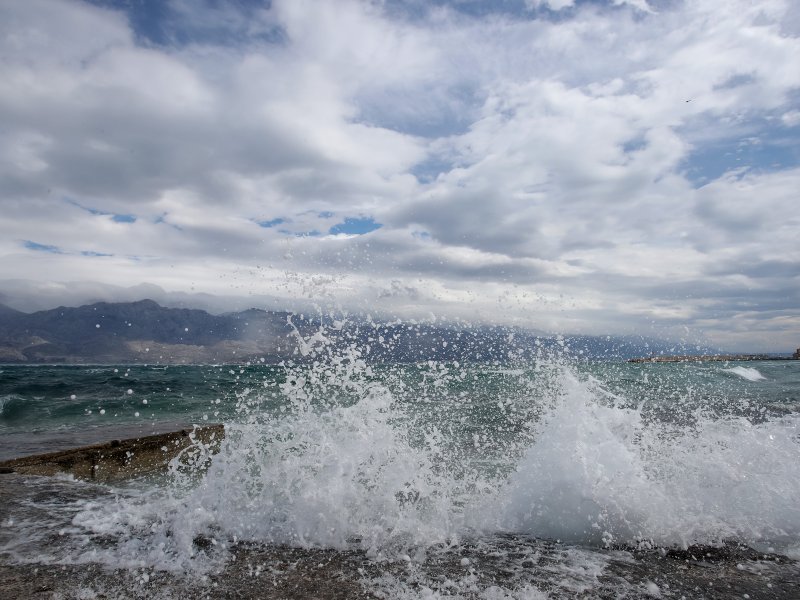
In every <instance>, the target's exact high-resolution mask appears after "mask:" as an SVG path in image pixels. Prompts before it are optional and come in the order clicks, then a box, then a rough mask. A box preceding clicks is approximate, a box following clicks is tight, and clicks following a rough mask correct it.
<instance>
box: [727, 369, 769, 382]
mask: <svg viewBox="0 0 800 600" xmlns="http://www.w3.org/2000/svg"><path fill="white" fill-rule="evenodd" d="M723 370H724V371H725V372H726V373H733V374H734V375H738V376H739V377H741V378H742V379H746V380H747V381H762V380H764V379H766V377H764V376H763V375H762V374H761V373H760V372H759V370H758V369H756V368H753V367H732V368H730V369H723Z"/></svg>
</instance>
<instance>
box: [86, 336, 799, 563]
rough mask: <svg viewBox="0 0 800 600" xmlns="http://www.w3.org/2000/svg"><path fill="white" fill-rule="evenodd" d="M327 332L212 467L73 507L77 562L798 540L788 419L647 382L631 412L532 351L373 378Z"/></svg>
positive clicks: (281, 376) (250, 413)
mask: <svg viewBox="0 0 800 600" xmlns="http://www.w3.org/2000/svg"><path fill="white" fill-rule="evenodd" d="M298 335H299V333H298ZM331 337H332V336H331V335H328V332H327V331H325V330H320V331H318V332H316V333H314V338H313V340H308V339H306V340H305V341H306V342H307V344H306V345H305V346H304V345H303V344H298V347H299V348H305V349H307V350H308V351H307V352H306V353H305V354H304V355H303V353H302V351H299V353H300V356H299V358H298V362H297V363H296V364H290V363H286V364H284V365H282V366H280V367H278V368H275V367H263V368H261V369H260V370H255V371H253V372H252V373H251V377H250V378H249V379H248V380H247V385H246V386H245V387H240V388H239V389H238V390H237V391H236V396H235V404H236V406H235V411H234V414H235V416H234V418H232V419H231V420H230V421H229V422H228V423H226V439H225V441H224V443H223V444H222V447H221V448H220V451H219V453H217V454H216V455H213V456H212V455H211V454H209V453H208V452H207V451H206V450H205V449H203V448H202V447H198V448H196V449H195V450H194V451H195V452H196V456H195V459H194V464H195V465H196V468H187V467H186V461H185V460H184V461H183V462H181V461H176V462H175V463H174V464H173V470H172V473H171V476H170V478H169V480H168V481H167V482H166V483H165V484H164V485H159V486H153V485H149V484H148V485H142V486H139V487H136V486H133V487H132V488H130V489H127V490H120V491H119V493H118V494H117V495H116V496H115V497H114V499H113V501H110V500H109V499H108V498H103V499H101V500H98V501H96V502H93V503H92V504H87V505H86V506H85V507H84V509H83V510H81V511H79V512H78V514H77V515H76V516H75V519H74V520H73V526H74V528H75V531H77V532H82V533H80V536H83V539H84V540H88V541H87V544H86V546H85V547H84V548H83V550H82V552H83V554H82V555H81V556H80V560H85V561H104V560H107V561H108V562H109V563H110V564H114V565H131V566H137V567H142V566H143V565H146V566H148V568H155V569H167V570H176V571H191V572H196V571H203V570H205V569H208V568H217V567H220V565H222V564H224V561H225V560H226V557H228V556H229V550H230V549H231V548H233V547H235V546H236V545H237V544H241V543H248V544H279V545H288V546H294V547H300V548H336V549H340V550H357V551H361V552H364V553H366V555H368V556H369V557H371V558H372V559H375V560H388V561H401V562H402V561H405V560H406V558H407V559H408V560H410V561H411V563H413V564H420V565H421V564H423V563H425V561H426V557H430V556H434V555H437V554H441V553H442V552H445V553H450V552H455V553H456V555H457V554H458V553H459V552H462V551H463V549H464V548H468V547H475V545H476V544H484V545H485V544H489V545H491V544H492V543H494V542H491V540H493V539H495V538H496V536H497V535H525V536H527V535H530V536H534V537H536V538H538V539H542V538H550V539H559V540H562V541H567V542H570V543H574V544H580V545H585V546H594V547H598V548H604V547H609V546H627V547H649V546H661V547H673V546H678V547H685V546H687V545H690V544H696V543H707V544H717V543H722V542H723V541H725V540H730V539H733V540H738V541H741V542H744V543H748V544H758V545H759V546H760V547H763V548H774V549H778V550H780V549H786V548H790V547H791V546H792V544H796V541H797V539H798V538H800V515H798V510H797V509H796V508H795V503H794V498H796V497H797V496H798V493H800V488H798V485H799V484H798V482H799V481H800V470H799V467H798V464H800V461H798V460H797V458H798V438H797V425H798V421H797V417H796V415H785V416H783V417H773V416H769V415H768V414H765V413H761V412H757V413H756V414H758V415H761V416H760V417H759V419H750V418H748V417H747V416H744V415H743V414H738V413H737V412H736V411H730V410H727V409H726V410H725V411H719V410H718V409H717V407H718V403H717V400H716V399H715V400H714V403H712V404H710V405H707V406H706V405H704V404H703V397H702V395H699V394H698V393H696V392H693V391H691V390H690V391H688V392H685V393H673V392H671V391H669V390H668V388H667V387H664V388H661V387H653V383H652V382H649V383H647V382H645V383H644V384H642V385H648V386H650V387H649V388H647V389H648V390H649V391H648V394H649V395H648V396H647V399H646V401H645V400H643V399H641V398H638V396H637V394H636V391H637V390H638V389H640V388H639V387H637V386H638V385H639V384H637V386H630V385H628V387H627V388H626V387H625V386H620V385H617V383H618V382H616V383H614V382H612V383H613V385H612V383H609V382H608V381H607V379H608V377H609V374H612V375H613V374H614V370H613V369H612V370H606V371H603V369H599V370H598V369H596V368H594V367H591V366H590V365H587V364H586V363H581V362H574V363H569V362H568V361H564V360H561V359H553V358H551V357H549V356H548V355H545V354H541V355H540V356H539V357H538V358H537V359H536V360H525V361H509V362H508V363H507V364H503V363H498V364H494V363H492V364H488V365H487V364H480V363H460V362H458V361H448V362H438V361H430V362H425V363H416V364H394V365H381V364H370V363H368V362H367V361H366V360H365V358H364V351H363V350H364V349H363V347H362V346H360V345H357V344H353V345H350V346H347V347H344V348H342V346H341V345H337V344H333V343H331ZM312 342H313V343H312ZM625 368H628V369H630V368H632V367H625ZM644 368H650V369H654V370H653V373H654V374H657V373H658V372H660V371H656V370H655V369H673V368H674V366H673V365H667V366H664V365H656V366H653V367H650V366H646V367H641V366H636V369H644ZM692 368H695V367H692ZM636 372H638V371H636ZM665 372H666V371H665ZM670 372H671V371H670ZM257 373H258V374H260V375H258V376H255V375H256V374H257ZM625 373H627V371H625ZM626 377H629V375H626ZM653 380H654V381H655V380H657V378H656V377H654V378H653ZM637 381H639V380H637ZM743 383H746V382H743ZM658 385H659V386H660V385H661V384H660V383H659V384H658ZM687 386H688V384H687ZM692 386H695V387H696V384H694V383H692V384H691V386H688V387H689V388H692V389H694V388H693V387H692ZM659 394H661V395H662V396H663V397H664V398H665V400H664V402H663V403H662V405H661V406H660V408H659V411H657V412H656V413H654V412H653V411H652V407H651V406H650V405H649V403H652V402H656V401H657V399H658V396H659ZM748 402H749V401H748ZM687 406H688V407H689V408H688V409H687ZM654 414H656V415H657V416H658V418H655V417H654ZM687 414H690V415H691V417H692V418H691V419H687V418H685V417H686V415H687ZM671 415H672V416H674V417H675V418H671ZM80 536H79V535H77V534H76V539H77V538H78V537H80ZM98 539H105V540H113V541H112V542H111V543H110V545H109V546H107V547H103V546H98V545H97V544H94V543H90V542H91V540H98ZM503 543H505V542H503ZM104 557H105V558H104Z"/></svg>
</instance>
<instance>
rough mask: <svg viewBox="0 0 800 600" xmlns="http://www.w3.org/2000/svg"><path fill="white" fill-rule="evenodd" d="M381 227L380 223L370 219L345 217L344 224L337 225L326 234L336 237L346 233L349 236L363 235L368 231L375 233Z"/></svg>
mask: <svg viewBox="0 0 800 600" xmlns="http://www.w3.org/2000/svg"><path fill="white" fill-rule="evenodd" d="M381 227H383V225H382V224H381V223H376V222H375V219H373V218H372V217H363V218H361V217H347V218H346V219H345V220H344V222H342V223H338V224H336V225H334V226H333V227H331V228H330V229H329V230H328V233H330V234H332V235H337V234H340V233H346V234H350V235H363V234H365V233H369V232H370V231H375V230H376V229H380V228H381Z"/></svg>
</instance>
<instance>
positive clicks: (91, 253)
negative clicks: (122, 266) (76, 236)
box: [81, 250, 114, 256]
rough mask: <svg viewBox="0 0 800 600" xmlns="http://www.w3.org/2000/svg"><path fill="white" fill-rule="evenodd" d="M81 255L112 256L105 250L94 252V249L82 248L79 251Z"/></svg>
mask: <svg viewBox="0 0 800 600" xmlns="http://www.w3.org/2000/svg"><path fill="white" fill-rule="evenodd" d="M81 256H114V255H113V254H108V253H107V252H95V251H94V250H83V251H82V252H81Z"/></svg>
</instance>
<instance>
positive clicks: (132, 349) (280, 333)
mask: <svg viewBox="0 0 800 600" xmlns="http://www.w3.org/2000/svg"><path fill="white" fill-rule="evenodd" d="M290 319H291V321H290ZM320 330H323V331H324V333H325V337H324V340H323V339H320V338H314V334H315V333H316V332H318V331H320ZM315 344H316V346H315ZM326 344H327V349H328V351H334V352H341V351H343V350H344V349H345V348H346V347H352V348H355V349H356V350H357V352H358V354H359V356H360V357H362V358H364V359H365V360H369V361H372V362H417V361H422V360H467V361H493V360H498V361H503V362H505V361H507V360H509V359H513V358H525V357H529V356H533V355H534V354H535V352H537V351H540V350H541V349H542V348H552V349H556V350H561V349H563V348H566V347H568V348H569V349H570V350H571V351H572V352H574V353H575V354H576V355H580V356H585V357H587V358H588V357H591V358H603V357H607V358H631V357H635V356H643V355H650V354H653V353H659V352H666V353H670V352H672V353H674V352H675V350H676V349H675V348H669V347H668V345H667V344H666V343H665V342H659V341H654V340H642V339H631V338H621V337H615V338H606V337H594V336H570V337H567V338H564V337H562V336H542V335H539V334H536V333H534V332H531V331H527V330H524V329H520V328H506V327H497V326H476V327H455V326H445V325H434V324H430V323H423V324H419V323H413V322H412V323H389V324H375V323H372V322H369V323H365V322H359V321H357V320H353V321H351V322H349V323H347V324H344V325H342V324H336V325H334V324H333V323H332V322H331V321H330V319H325V320H321V319H319V318H308V317H303V316H296V315H292V313H289V312H281V311H267V310H261V309H255V308H253V309H248V310H245V311H242V312H238V313H229V314H223V315H212V314H210V313H208V312H206V311H204V310H199V309H188V308H167V307H163V306H160V305H159V304H157V303H156V302H154V301H153V300H140V301H137V302H120V303H107V302H99V303H95V304H89V305H85V306H80V307H77V308H68V307H58V308H55V309H51V310H44V311H38V312H34V313H23V312H20V311H17V310H14V309H12V308H9V307H7V306H4V305H0V362H2V363H77V364H88V363H99V364H110V363H122V364H125V363H150V364H157V363H160V364H198V363H202V364H205V363H241V362H247V361H260V362H266V363H276V362H280V361H281V360H295V361H304V360H313V358H314V354H315V348H316V351H319V350H320V347H321V346H323V345H326ZM309 351H310V354H309Z"/></svg>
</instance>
